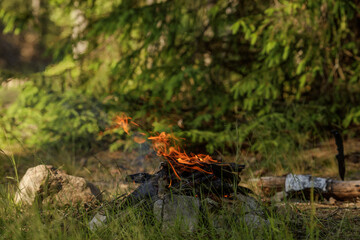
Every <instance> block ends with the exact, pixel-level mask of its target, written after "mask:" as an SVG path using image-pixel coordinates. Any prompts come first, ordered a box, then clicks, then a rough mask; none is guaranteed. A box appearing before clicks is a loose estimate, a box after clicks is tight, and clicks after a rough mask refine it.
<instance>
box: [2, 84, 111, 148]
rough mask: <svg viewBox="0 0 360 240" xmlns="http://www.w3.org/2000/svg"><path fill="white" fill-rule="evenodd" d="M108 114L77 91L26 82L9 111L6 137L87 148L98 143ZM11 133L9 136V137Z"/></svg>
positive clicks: (37, 144)
mask: <svg viewBox="0 0 360 240" xmlns="http://www.w3.org/2000/svg"><path fill="white" fill-rule="evenodd" d="M106 120H107V119H106V115H105V113H104V111H103V107H102V106H101V104H100V103H99V102H98V101H96V100H95V99H92V98H89V97H86V96H85V95H82V94H80V93H78V92H76V91H75V90H73V91H67V92H65V93H64V94H60V93H57V92H53V91H45V90H44V89H41V88H39V87H38V86H36V85H34V84H33V83H31V82H29V83H27V84H25V85H24V86H23V88H22V90H21V93H20V95H19V97H18V98H17V100H16V101H15V103H13V104H12V105H11V106H10V107H9V108H8V109H6V111H5V117H4V118H3V119H2V125H3V126H4V130H5V132H6V134H5V136H4V135H2V136H1V137H2V139H4V138H5V137H8V138H10V139H12V138H11V137H14V138H15V139H17V138H20V139H18V140H21V141H22V142H23V143H25V144H26V145H28V146H33V147H34V146H35V147H44V146H54V145H56V144H59V143H61V144H64V145H69V146H70V145H73V144H74V143H76V146H78V147H87V146H89V144H91V143H92V142H94V139H95V137H96V136H97V134H98V132H99V128H101V127H103V128H104V126H105V124H106V122H105V121H106ZM6 135H7V136H6Z"/></svg>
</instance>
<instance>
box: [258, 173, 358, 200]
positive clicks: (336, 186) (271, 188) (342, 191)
mask: <svg viewBox="0 0 360 240" xmlns="http://www.w3.org/2000/svg"><path fill="white" fill-rule="evenodd" d="M285 181H286V176H283V177H262V178H260V180H259V181H258V183H257V186H258V187H259V188H260V189H261V191H262V193H263V194H264V195H265V196H271V195H273V194H275V193H276V192H280V191H285ZM323 195H324V196H326V197H333V198H335V199H338V200H348V199H354V198H358V197H360V180H355V181H338V180H333V179H328V180H327V186H326V192H323Z"/></svg>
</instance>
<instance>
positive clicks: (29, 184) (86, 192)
mask: <svg viewBox="0 0 360 240" xmlns="http://www.w3.org/2000/svg"><path fill="white" fill-rule="evenodd" d="M14 200H15V203H18V204H19V203H21V204H24V205H32V204H33V203H34V202H35V201H37V203H39V204H54V205H56V206H59V207H62V206H65V205H71V206H75V205H76V206H91V205H92V204H95V203H96V202H97V201H99V200H101V192H100V190H99V189H98V188H97V187H96V186H94V185H93V184H92V183H90V182H87V181H86V180H85V179H84V178H82V177H76V176H71V175H68V174H66V173H65V172H64V171H62V170H60V169H56V168H54V167H53V166H51V165H38V166H36V167H33V168H29V169H28V170H27V171H26V173H25V175H24V176H23V178H22V179H21V181H20V184H19V187H18V191H17V192H16V194H15V199H14Z"/></svg>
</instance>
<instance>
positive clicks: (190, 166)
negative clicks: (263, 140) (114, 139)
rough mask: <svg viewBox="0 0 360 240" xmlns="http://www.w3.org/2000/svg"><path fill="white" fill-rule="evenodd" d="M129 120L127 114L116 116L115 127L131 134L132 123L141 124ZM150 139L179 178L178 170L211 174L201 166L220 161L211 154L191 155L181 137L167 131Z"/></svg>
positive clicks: (154, 147) (157, 151)
mask: <svg viewBox="0 0 360 240" xmlns="http://www.w3.org/2000/svg"><path fill="white" fill-rule="evenodd" d="M129 120H131V117H128V116H126V115H125V114H121V115H120V116H116V118H115V119H114V122H115V123H116V126H115V127H113V128H119V127H121V128H123V129H124V131H125V132H126V134H128V135H129V130H130V124H133V125H135V126H139V125H138V124H136V123H135V122H133V121H129ZM143 135H145V134H143ZM148 139H150V140H151V141H152V143H153V149H154V150H155V151H156V153H157V154H158V155H159V156H162V157H164V158H165V159H166V160H167V162H168V163H169V165H170V167H171V168H172V169H173V171H174V173H175V175H176V177H177V178H179V179H180V180H181V178H180V176H179V174H178V171H191V170H197V171H200V172H204V173H208V174H211V172H208V171H206V170H204V169H203V168H201V167H202V166H204V164H210V163H217V162H218V161H217V160H214V159H213V158H211V157H210V156H209V155H205V154H193V153H190V155H189V154H187V153H186V152H185V151H184V150H182V149H181V148H180V147H179V145H178V142H179V139H178V138H176V137H175V136H173V135H171V134H168V133H165V132H162V133H158V134H157V136H152V137H149V138H148ZM134 140H135V141H136V142H139V143H140V142H143V139H142V138H141V140H140V139H136V137H134ZM137 140H138V141H137ZM144 141H145V140H144Z"/></svg>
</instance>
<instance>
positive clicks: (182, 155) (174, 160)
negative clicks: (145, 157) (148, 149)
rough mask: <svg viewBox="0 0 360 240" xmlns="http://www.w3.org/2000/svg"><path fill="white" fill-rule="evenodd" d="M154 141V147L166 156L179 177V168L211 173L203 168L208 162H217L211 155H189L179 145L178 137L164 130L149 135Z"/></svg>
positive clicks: (158, 152) (161, 154)
mask: <svg viewBox="0 0 360 240" xmlns="http://www.w3.org/2000/svg"><path fill="white" fill-rule="evenodd" d="M149 139H150V140H152V142H153V148H154V150H155V151H156V152H157V154H158V155H159V156H163V157H165V159H166V160H167V162H168V163H169V165H170V167H171V168H172V169H173V171H174V173H175V175H176V176H177V177H178V178H179V179H181V178H180V176H179V174H178V172H177V170H183V171H191V170H197V171H200V172H204V173H208V174H211V172H208V171H206V170H204V169H203V168H201V167H202V166H203V165H204V164H206V163H216V162H217V161H216V160H214V159H212V158H211V157H210V156H209V155H205V154H193V153H190V155H188V154H187V153H186V152H185V151H184V150H182V149H181V148H180V147H179V146H178V145H177V141H178V139H177V138H176V137H174V136H173V135H170V134H167V133H165V132H162V133H160V134H158V136H154V137H149Z"/></svg>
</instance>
